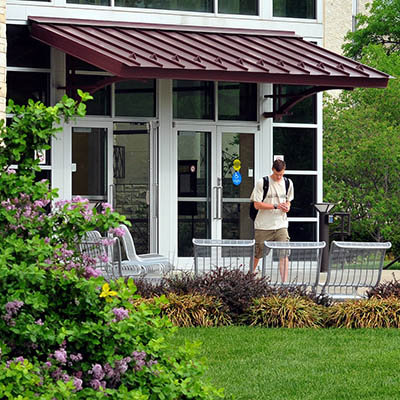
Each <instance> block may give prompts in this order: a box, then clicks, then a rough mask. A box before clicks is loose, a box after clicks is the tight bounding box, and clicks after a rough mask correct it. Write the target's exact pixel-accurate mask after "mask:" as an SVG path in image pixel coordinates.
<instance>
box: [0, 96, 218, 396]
mask: <svg viewBox="0 0 400 400" xmlns="http://www.w3.org/2000/svg"><path fill="white" fill-rule="evenodd" d="M81 95H82V97H83V98H86V95H85V94H83V93H81ZM7 111H8V112H10V113H13V114H15V116H14V118H13V120H12V122H11V123H10V124H9V125H8V126H7V127H5V126H4V123H3V125H1V131H2V132H1V134H2V140H3V143H2V145H0V201H1V204H2V207H1V209H0V223H1V226H2V229H1V231H0V290H1V293H2V296H1V298H0V357H1V359H0V398H1V399H36V398H40V399H49V400H50V399H58V400H60V399H71V398H76V399H100V398H104V397H107V398H110V399H136V400H158V399H170V400H172V399H174V400H175V399H176V400H186V399H199V400H200V399H205V400H208V399H209V400H211V399H216V398H223V397H224V395H223V393H222V391H219V390H216V389H215V388H213V387H211V386H208V385H204V384H203V383H202V381H201V375H202V371H203V367H202V365H201V364H199V363H198V362H197V361H195V358H194V353H193V349H192V348H190V347H187V348H181V349H179V350H178V351H176V350H172V349H169V348H168V346H167V345H166V344H165V338H166V337H167V336H168V335H170V334H171V332H172V331H173V328H172V324H171V322H170V321H169V320H168V319H167V318H166V317H160V315H159V313H160V309H161V307H160V301H155V302H154V305H146V304H142V305H141V306H140V307H135V305H134V304H133V303H132V301H134V300H135V299H137V297H138V296H136V287H135V285H134V283H133V281H132V280H128V281H124V280H122V279H121V280H119V281H116V282H110V283H106V282H105V281H104V279H103V277H101V276H100V275H99V271H97V270H96V269H95V265H94V263H93V260H90V259H87V258H85V257H83V256H82V255H81V254H80V253H79V252H78V251H77V244H78V242H79V240H80V238H81V237H82V236H83V235H84V233H85V232H86V231H88V230H92V229H94V228H97V229H99V230H101V231H103V232H107V231H108V232H109V233H111V234H114V235H119V234H121V232H119V230H118V224H119V223H121V222H122V221H124V217H122V216H120V215H119V214H117V213H114V212H113V211H112V209H111V207H110V206H109V205H108V204H104V205H103V208H102V209H101V210H100V211H99V212H97V211H96V210H91V209H90V207H89V204H88V202H87V201H86V200H84V199H80V198H77V199H74V200H73V201H68V202H67V201H61V202H56V201H54V200H55V198H56V193H55V192H54V191H53V192H50V191H49V188H48V183H47V182H35V176H34V171H35V170H37V169H38V161H37V160H36V159H35V157H34V154H35V152H36V151H39V150H43V149H45V148H48V143H49V140H50V138H51V136H52V135H53V134H54V133H55V132H56V131H57V129H56V128H54V127H53V124H55V123H58V122H60V119H61V117H62V118H64V119H68V118H70V117H72V116H74V115H76V114H77V115H81V114H82V115H83V114H84V104H83V103H79V104H78V103H76V102H75V101H74V100H72V99H69V98H67V97H64V98H63V100H62V102H61V103H59V104H58V105H56V106H55V107H45V106H43V104H41V103H33V102H32V101H29V104H28V105H27V106H26V107H25V106H22V107H19V106H15V105H14V104H13V103H12V102H11V103H10V104H9V107H8V110H7ZM11 164H18V169H16V170H14V169H10V165H11ZM20 192H22V193H21V194H20Z"/></svg>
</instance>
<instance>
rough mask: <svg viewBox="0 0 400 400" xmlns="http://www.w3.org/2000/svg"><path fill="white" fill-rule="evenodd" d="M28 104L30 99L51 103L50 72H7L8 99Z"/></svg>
mask: <svg viewBox="0 0 400 400" xmlns="http://www.w3.org/2000/svg"><path fill="white" fill-rule="evenodd" d="M8 99H13V100H14V102H15V103H16V104H20V105H22V104H26V103H27V102H28V100H29V99H32V100H33V101H41V102H43V103H44V104H45V105H49V103H50V74H48V73H40V72H15V71H8V72H7V101H8Z"/></svg>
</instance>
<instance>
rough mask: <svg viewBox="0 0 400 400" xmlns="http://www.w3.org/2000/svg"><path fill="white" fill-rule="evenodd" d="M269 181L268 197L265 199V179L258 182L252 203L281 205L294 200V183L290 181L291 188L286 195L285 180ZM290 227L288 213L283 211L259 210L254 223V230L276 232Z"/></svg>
mask: <svg viewBox="0 0 400 400" xmlns="http://www.w3.org/2000/svg"><path fill="white" fill-rule="evenodd" d="M268 179H269V187H268V192H267V196H266V198H265V199H263V194H264V179H263V178H261V179H260V180H258V181H257V183H256V185H255V187H254V190H253V193H252V194H251V197H250V199H251V200H252V201H257V202H262V201H263V202H264V203H268V204H279V203H285V202H287V201H292V200H293V198H294V189H293V182H292V181H291V180H290V179H289V188H288V192H287V195H286V186H285V179H284V178H282V179H281V180H280V181H279V182H276V181H274V180H273V179H272V178H271V177H268ZM288 226H289V223H288V219H287V213H285V212H283V211H281V210H258V214H257V217H256V219H255V221H254V229H261V230H272V229H273V230H276V229H281V228H287V227H288Z"/></svg>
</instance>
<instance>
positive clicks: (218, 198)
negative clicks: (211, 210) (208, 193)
mask: <svg viewBox="0 0 400 400" xmlns="http://www.w3.org/2000/svg"><path fill="white" fill-rule="evenodd" d="M214 189H215V217H214V219H222V186H214Z"/></svg>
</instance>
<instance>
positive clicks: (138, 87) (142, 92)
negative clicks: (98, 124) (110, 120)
mask: <svg viewBox="0 0 400 400" xmlns="http://www.w3.org/2000/svg"><path fill="white" fill-rule="evenodd" d="M115 115H116V116H122V117H154V116H155V115H156V84H155V81H154V80H151V81H147V82H140V81H124V82H118V83H116V84H115Z"/></svg>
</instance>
